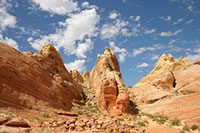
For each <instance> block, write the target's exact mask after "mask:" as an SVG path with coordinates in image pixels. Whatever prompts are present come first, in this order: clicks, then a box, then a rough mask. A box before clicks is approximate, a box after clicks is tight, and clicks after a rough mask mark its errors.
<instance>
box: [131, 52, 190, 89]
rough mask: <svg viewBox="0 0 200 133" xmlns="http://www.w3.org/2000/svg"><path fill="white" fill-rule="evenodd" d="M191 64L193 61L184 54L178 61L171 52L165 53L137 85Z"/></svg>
mask: <svg viewBox="0 0 200 133" xmlns="http://www.w3.org/2000/svg"><path fill="white" fill-rule="evenodd" d="M190 64H191V63H190V62H189V61H188V60H187V59H186V58H185V57H184V56H182V57H180V58H179V59H178V60H177V61H175V60H174V58H173V56H172V55H171V54H168V55H166V54H163V55H162V56H161V57H160V58H159V60H158V62H157V64H156V66H155V68H154V69H153V70H152V71H151V72H150V73H149V74H148V75H146V76H145V77H143V78H142V79H141V80H140V81H139V82H138V83H137V84H136V85H135V86H140V85H142V84H143V83H147V82H150V81H151V80H153V79H154V78H156V77H157V76H159V75H160V74H162V73H164V72H168V71H170V72H173V71H177V70H180V69H182V68H184V67H186V66H188V65H190Z"/></svg>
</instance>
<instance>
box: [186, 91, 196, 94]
mask: <svg viewBox="0 0 200 133" xmlns="http://www.w3.org/2000/svg"><path fill="white" fill-rule="evenodd" d="M193 93H195V91H187V92H184V93H183V94H184V95H189V94H193Z"/></svg>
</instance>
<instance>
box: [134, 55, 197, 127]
mask: <svg viewBox="0 0 200 133" xmlns="http://www.w3.org/2000/svg"><path fill="white" fill-rule="evenodd" d="M130 91H131V93H132V95H134V97H135V101H136V103H137V105H138V108H139V109H140V110H141V111H143V112H148V113H151V114H155V113H163V114H164V115H167V116H169V117H172V118H174V117H177V118H179V119H181V120H183V121H184V122H186V123H188V124H189V123H192V124H200V123H199V120H200V117H199V116H200V102H198V101H199V100H198V99H199V98H200V93H199V92H200V65H199V64H198V63H190V62H189V61H188V60H187V59H186V58H185V57H183V56H182V57H181V58H179V59H178V60H177V61H174V59H173V56H172V55H165V54H163V55H162V56H161V57H160V59H159V61H158V63H157V64H156V66H155V68H154V69H153V70H152V71H151V72H150V73H149V74H148V75H146V76H145V77H144V78H143V79H141V80H140V81H139V82H138V83H137V84H136V85H135V86H134V87H133V88H132V89H131V90H130ZM193 93H194V94H193Z"/></svg>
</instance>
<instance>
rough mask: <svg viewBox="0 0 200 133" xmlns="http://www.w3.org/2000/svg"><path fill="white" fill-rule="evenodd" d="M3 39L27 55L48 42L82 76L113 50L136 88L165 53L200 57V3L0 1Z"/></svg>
mask: <svg viewBox="0 0 200 133" xmlns="http://www.w3.org/2000/svg"><path fill="white" fill-rule="evenodd" d="M0 41H3V42H5V43H8V44H9V45H11V46H13V47H15V48H17V49H18V50H20V51H22V52H23V51H34V52H36V51H39V50H40V49H41V47H42V45H43V44H44V43H45V42H49V43H51V44H53V45H54V46H55V47H56V49H57V50H58V51H59V53H60V54H61V56H62V58H63V61H64V63H65V65H66V67H67V68H68V70H70V69H78V70H79V71H80V72H81V73H82V72H83V71H84V70H89V71H91V70H92V68H93V66H94V65H95V63H96V59H97V56H98V55H99V54H103V51H104V48H105V47H106V46H109V47H110V48H111V49H112V50H114V51H115V53H116V55H117V57H118V59H119V62H120V68H121V73H122V76H123V78H124V81H125V84H126V85H127V86H133V85H134V84H135V83H137V82H138V81H139V80H140V79H141V78H142V77H143V76H145V75H146V74H148V73H149V72H150V71H151V70H152V69H153V67H154V66H155V64H156V62H157V60H158V58H159V56H161V55H162V54H163V53H166V54H168V53H171V54H172V55H173V56H174V58H175V59H178V58H179V57H180V56H181V55H184V56H185V57H187V58H188V59H189V60H190V61H191V62H193V61H195V60H197V59H200V0H86V1H84V0H0Z"/></svg>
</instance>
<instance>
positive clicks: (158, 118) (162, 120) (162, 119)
mask: <svg viewBox="0 0 200 133" xmlns="http://www.w3.org/2000/svg"><path fill="white" fill-rule="evenodd" d="M167 120H168V117H167V116H164V115H161V114H156V115H154V116H153V121H156V122H157V123H158V124H160V125H161V124H165V122H166V121H167Z"/></svg>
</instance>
